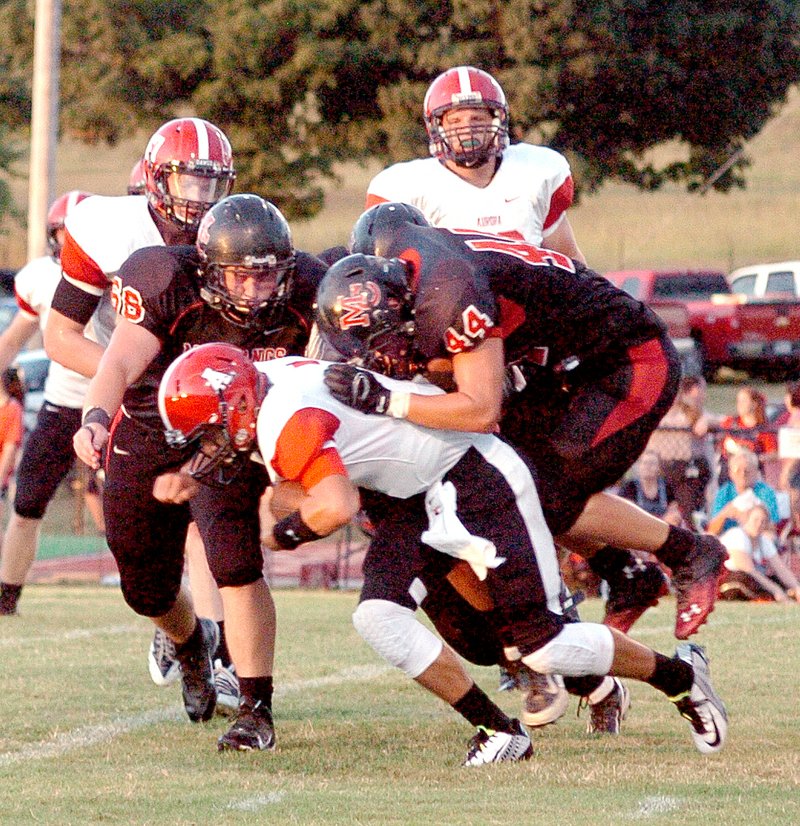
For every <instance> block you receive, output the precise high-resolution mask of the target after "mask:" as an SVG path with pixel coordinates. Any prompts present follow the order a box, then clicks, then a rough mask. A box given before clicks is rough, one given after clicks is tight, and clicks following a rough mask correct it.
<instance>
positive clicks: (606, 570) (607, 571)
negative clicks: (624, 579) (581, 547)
mask: <svg viewBox="0 0 800 826" xmlns="http://www.w3.org/2000/svg"><path fill="white" fill-rule="evenodd" d="M587 562H588V563H589V567H590V568H591V569H592V570H593V571H594V572H595V573H596V574H597V576H599V577H600V579H605V580H606V581H608V580H609V579H612V580H613V579H619V577H620V576H622V569H623V568H625V567H626V566H631V567H634V568H635V567H637V563H638V560H637V558H636V557H635V556H634V555H633V554H632V553H631V552H630V551H628V550H626V549H624V548H615V547H614V546H613V545H606V546H605V548H600V550H599V551H597V553H596V554H595V555H594V556H593V557H591V559H588V560H587Z"/></svg>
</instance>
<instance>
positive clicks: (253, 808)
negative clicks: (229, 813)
mask: <svg viewBox="0 0 800 826" xmlns="http://www.w3.org/2000/svg"><path fill="white" fill-rule="evenodd" d="M284 797H286V792H270V793H269V794H258V795H256V796H255V797H246V798H245V799H244V800H238V801H236V802H235V803H229V804H228V805H227V806H226V807H225V808H226V809H235V810H237V811H240V812H257V811H258V810H259V809H263V808H264V806H272V805H274V804H275V803H282V802H283V799H284Z"/></svg>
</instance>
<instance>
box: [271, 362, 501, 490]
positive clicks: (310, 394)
mask: <svg viewBox="0 0 800 826" xmlns="http://www.w3.org/2000/svg"><path fill="white" fill-rule="evenodd" d="M329 364H330V362H321V361H312V360H309V359H305V358H302V357H298V356H290V357H288V358H280V359H273V360H272V361H263V362H256V367H257V368H258V369H259V370H260V371H261V372H262V373H266V374H267V376H268V377H269V379H270V381H272V382H273V386H272V387H271V388H270V390H269V393H268V394H267V398H266V400H265V402H264V404H263V405H262V407H261V412H260V413H259V416H258V445H259V451H260V453H261V456H262V458H263V460H264V462H265V464H266V466H267V468H268V470H269V473H270V476H271V477H272V479H273V481H278V480H279V479H280V478H281V477H280V475H279V473H278V472H277V471H276V468H275V467H274V464H273V460H274V458H275V452H276V447H277V446H278V444H279V443H280V444H281V448H282V449H283V450H292V449H293V447H294V446H293V445H291V444H288V443H286V442H283V441H282V440H285V439H288V438H292V437H291V436H290V435H289V434H288V433H287V431H286V430H285V426H286V424H287V422H288V421H289V419H291V418H292V416H293V415H294V414H295V413H297V412H298V411H305V410H308V409H317V410H324V411H327V412H328V413H331V414H332V415H333V416H334V417H335V418H336V419H337V420H338V422H339V424H338V428H337V430H336V432H335V434H334V436H333V446H334V447H335V448H336V451H337V452H338V454H339V456H340V457H341V460H342V462H343V463H344V466H345V467H346V469H347V473H348V475H349V477H350V479H351V481H352V482H353V483H354V484H355V485H357V486H359V487H363V488H367V489H368V490H375V491H380V492H382V493H385V494H388V495H389V496H394V497H396V498H399V499H406V498H408V497H409V496H414V495H415V494H418V493H422V492H424V491H427V490H428V489H429V488H430V487H431V485H433V484H434V483H435V482H436V481H438V480H439V479H441V478H442V477H443V476H444V475H445V473H447V471H448V470H450V468H452V467H453V465H455V464H456V462H458V460H459V459H460V458H461V457H462V456H463V455H464V454H465V453H466V452H467V450H469V448H470V447H471V446H472V445H473V444H475V443H476V442H477V441H481V440H492V439H494V437H493V436H490V435H485V434H477V433H461V432H455V431H449V430H433V429H430V428H425V427H420V426H419V425H415V424H412V423H411V422H408V421H405V420H404V419H395V418H392V417H391V416H370V415H367V414H364V413H359V412H358V411H357V410H353V409H352V408H350V407H347V406H346V405H344V404H341V403H340V402H338V401H336V399H334V398H333V396H331V394H330V393H329V392H328V391H327V388H326V387H325V385H324V384H323V381H322V376H323V373H324V372H325V368H326V367H327V366H328V365H329ZM377 378H378V380H379V381H380V382H381V384H383V385H385V386H386V387H390V388H392V389H396V390H401V391H406V392H409V391H411V390H413V392H414V393H422V394H429V393H430V394H436V393H441V392H442V391H441V390H440V389H439V388H438V387H435V386H434V385H432V384H427V383H417V382H413V383H410V382H401V381H396V380H393V379H388V378H386V377H385V376H377ZM305 447H306V449H308V446H307V445H306V446H305ZM298 450H300V451H302V450H303V446H298Z"/></svg>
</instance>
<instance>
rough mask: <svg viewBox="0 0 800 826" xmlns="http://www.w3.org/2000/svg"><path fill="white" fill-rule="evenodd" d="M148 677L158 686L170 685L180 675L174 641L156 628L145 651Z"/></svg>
mask: <svg viewBox="0 0 800 826" xmlns="http://www.w3.org/2000/svg"><path fill="white" fill-rule="evenodd" d="M147 668H148V670H149V671H150V679H151V680H152V681H153V682H154V683H155V684H156V685H158V686H165V685H172V684H173V683H174V682H177V681H178V680H179V679H180V676H181V666H180V663H179V662H178V660H177V658H176V656H175V643H174V642H173V641H172V640H171V639H170V638H169V637H168V636H167V635H166V634H165V633H164V632H163V631H162V630H161V629H160V628H156V631H155V634H153V639H152V641H151V643H150V650H149V651H148V653H147Z"/></svg>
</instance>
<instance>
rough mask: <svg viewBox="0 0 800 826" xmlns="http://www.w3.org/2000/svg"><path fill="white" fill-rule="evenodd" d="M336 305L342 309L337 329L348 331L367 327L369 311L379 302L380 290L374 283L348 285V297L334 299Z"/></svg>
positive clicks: (342, 296)
mask: <svg viewBox="0 0 800 826" xmlns="http://www.w3.org/2000/svg"><path fill="white" fill-rule="evenodd" d="M336 301H337V304H338V305H339V306H340V307H341V309H342V314H341V316H340V318H339V327H340V328H341V329H342V330H349V329H350V328H351V327H369V326H370V317H369V310H370V308H371V307H377V306H379V305H380V302H381V289H380V287H379V286H378V285H377V284H376V283H375V282H374V281H367V282H366V283H364V284H362V283H360V282H357V283H355V284H351V285H350V295H349V296H345V295H340V296H337V297H336Z"/></svg>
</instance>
